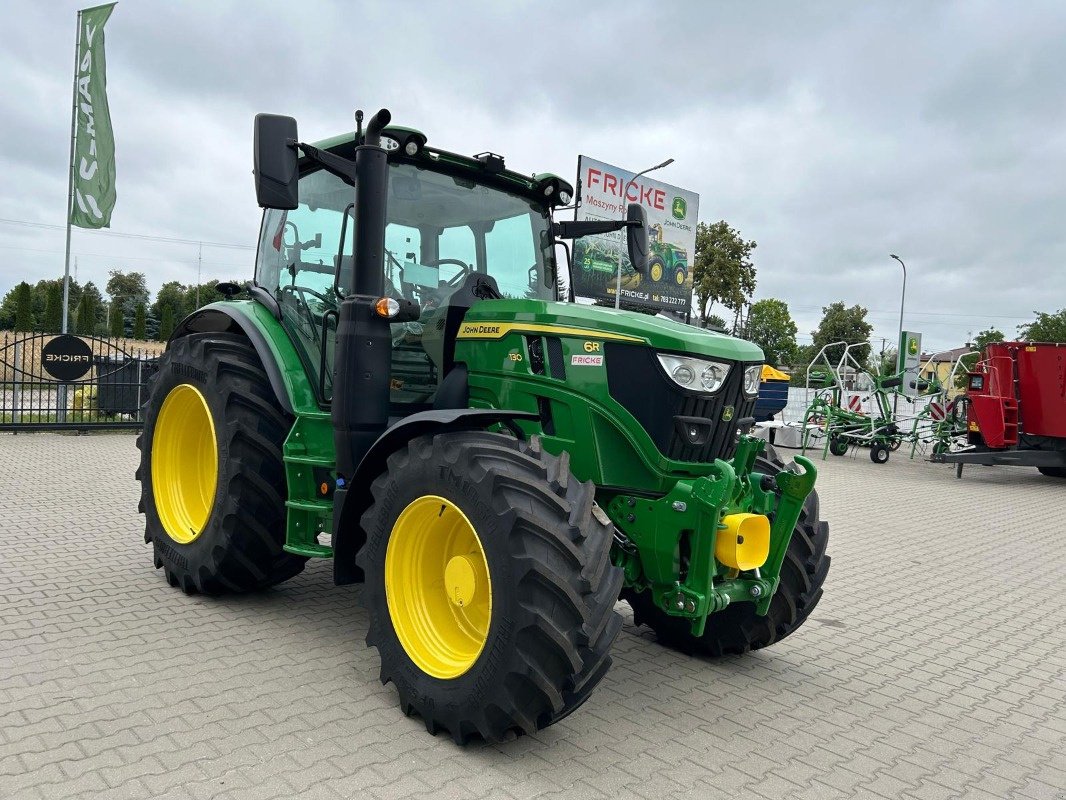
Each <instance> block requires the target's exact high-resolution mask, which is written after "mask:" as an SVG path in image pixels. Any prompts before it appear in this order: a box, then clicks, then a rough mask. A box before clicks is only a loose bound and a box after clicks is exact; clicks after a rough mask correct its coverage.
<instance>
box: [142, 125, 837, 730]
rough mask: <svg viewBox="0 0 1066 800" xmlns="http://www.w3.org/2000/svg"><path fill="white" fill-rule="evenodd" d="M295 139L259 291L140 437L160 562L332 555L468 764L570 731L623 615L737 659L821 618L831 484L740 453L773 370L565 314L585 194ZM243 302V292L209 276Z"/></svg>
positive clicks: (640, 261) (720, 346) (397, 145)
mask: <svg viewBox="0 0 1066 800" xmlns="http://www.w3.org/2000/svg"><path fill="white" fill-rule="evenodd" d="M357 120H358V128H357V130H356V131H355V133H354V134H353V133H348V134H345V135H341V136H337V137H335V138H333V139H329V140H327V141H324V142H320V143H318V144H317V145H313V146H312V145H309V144H303V143H300V141H299V138H298V136H297V127H296V121H295V120H293V119H292V118H289V117H280V116H274V115H265V114H261V115H259V116H258V117H256V123H255V182H256V193H257V197H258V201H259V205H260V206H263V207H264V208H265V209H266V211H265V213H264V216H263V222H262V227H261V232H260V236H259V242H258V255H257V257H256V270H255V279H254V281H253V282H252V283H251V284H250V285H249V287H248V292H249V294H250V296H251V299H250V300H241V301H238V300H235V299H227V300H225V301H222V302H217V303H213V304H211V305H209V306H206V307H204V308H202V309H200V310H198V311H196V312H194V313H193V314H192V315H191V316H189V317H187V318H186V319H184V320H183V321H182V322H181V323H180V324H179V325H178V327H177V329H176V331H175V333H174V335H173V337H172V338H171V340H170V342H169V344H168V347H167V351H166V353H165V355H164V356H163V357H162V358H161V359H160V362H159V369H158V372H157V373H156V374H155V376H154V377H153V379H152V381H151V385H150V397H149V399H148V402H147V406H146V407H145V426H144V432H143V434H142V436H141V437H140V439H139V440H138V443H139V447H140V450H141V463H140V467H139V469H138V472H137V477H138V478H139V480H140V482H141V502H140V508H141V511H143V512H144V514H145V539H146V541H147V542H149V543H151V545H152V547H153V550H154V559H155V565H156V567H157V568H161V569H162V570H163V572H164V574H165V575H166V578H167V580H168V581H169V582H170V584H171V585H172V586H176V587H180V588H181V589H182V590H183V591H185V592H187V593H193V592H204V593H209V594H214V593H222V592H245V591H251V590H257V589H263V588H265V587H268V586H272V585H274V584H277V583H280V582H281V581H284V580H286V579H288V578H292V577H293V576H295V575H296V574H297V573H299V572H300V571H301V570H302V569H303V567H304V564H305V563H306V562H307V560H308V559H311V558H332V559H333V577H334V580H335V582H336V583H338V584H346V583H353V582H362V583H363V587H362V590H361V593H360V602H361V603H362V605H363V606H364V607H365V608H366V611H367V617H368V631H367V634H366V641H367V643H368V644H369V645H372V646H374V647H376V648H377V650H378V654H379V657H380V661H381V679H382V681H383V682H387V681H391V682H393V683H394V684H395V686H396V689H397V692H398V694H399V704H400V707H401V708H402V709H403V711H404V712H405V713H408V714H412V713H417V714H418V715H419V716H420V717H421V718H422V719H423V720H424V722H425V725H426V728H427V729H428V730H429V731H430V732H432V733H436V732H438V731H446V732H447V733H448V734H450V735H451V736H452V737H453V738H454V739H455V740H456V741H457V742H460V743H463V742H466V741H467V740H469V739H470V738H471V737H482V738H484V739H486V740H489V741H495V740H499V739H500V738H502V737H505V736H508V735H510V734H511V733H532V732H534V731H536V730H538V729H540V728H544V727H545V726H548V725H551V724H552V723H553V722H556V721H557V720H559V719H562V718H563V717H565V716H566V715H568V714H570V713H571V712H572V711H574V709H576V708H577V707H578V706H580V705H581V704H582V703H584V702H585V700H586V699H587V698H588V697H589V695H590V694H591V692H592V691H593V689H594V688H595V687H596V685H597V684H599V682H600V681H601V680H602V679H603V677H604V675H605V674H606V673H607V671H608V668H609V667H610V665H611V656H610V649H611V645H612V643H613V642H614V640H615V637H616V636H617V634H618V632H619V629H620V627H621V624H622V618H621V617H620V616H619V614H618V613H617V612H616V611H615V604H616V601H617V600H618V599H619V597H621V598H624V599H625V600H627V601H628V602H629V603H630V605H631V606H632V607H633V610H634V615H635V618H636V621H637V622H638V623H639V624H645V625H648V626H650V627H651V628H652V629H653V630H654V631H655V632H656V634H657V635H658V637H659V639H660V640H661V641H662V642H664V643H665V644H668V645H670V646H674V647H677V648H680V649H681V650H684V651H686V652H693V653H701V654H707V655H721V654H725V653H742V652H745V651H748V650H755V649H759V648H763V647H767V646H769V645H772V644H774V643H775V642H778V641H780V640H781V639H783V638H784V637H786V636H789V635H790V634H792V633H793V632H795V631H796V630H797V629H798V628H799V627H800V626H801V625H802V624H803V623H804V622H805V621H806V620H807V618H808V617H809V616H810V614H811V611H812V610H813V609H814V607H815V605H816V604H817V603H818V600H819V598H820V597H821V595H822V584H823V582H824V581H825V578H826V574H827V572H828V570H829V556H828V555H827V554H826V545H827V540H828V526H827V525H826V523H824V522H822V521H821V520H820V519H819V509H818V498H817V495H816V494H815V493H814V492H813V487H814V482H815V469H814V465H813V464H811V462H810V461H808V460H807V459H804V458H802V457H797V458H796V460H795V462H796V463H792V464H789V465H788V466H786V465H785V464H784V463H782V461H781V460H780V459H779V458H778V457H777V455H776V454H775V453H774V451H773V450H772V448H768V447H767V446H766V445H765V444H764V443H763V442H762V441H761V440H759V439H757V438H754V437H750V436H748V435H747V432H748V430H749V429H750V427H751V425H752V424H753V418H752V413H753V409H754V405H755V400H756V395H757V393H758V391H759V378H760V373H761V370H762V364H763V353H762V351H761V350H760V349H759V348H758V347H757V346H755V345H753V344H750V343H748V342H744V341H740V340H738V339H733V338H730V337H728V336H723V335H719V334H714V333H709V332H706V331H702V330H700V329H697V328H693V327H688V326H685V325H682V324H679V323H675V322H671V321H669V320H664V319H660V318H656V317H649V316H646V315H643V314H638V313H629V312H618V311H614V310H611V309H605V308H598V307H595V306H583V305H575V304H570V303H560V302H557V301H556V300H555V296H556V285H557V277H558V269H559V265H558V264H557V263H556V252H557V249H556V246H555V245H556V242H557V241H558V240H560V239H576V238H578V237H581V236H588V235H593V234H601V233H610V232H615V231H622V230H624V231H625V234H626V240H627V247H628V251H629V256H630V259H631V261H632V263H633V265H634V266H635V268H636V270H637V272H638V273H640V274H641V275H644V274H646V273H647V269H648V261H649V259H648V255H649V242H648V235H647V221H646V217H645V216H644V214H643V211H642V209H641V208H640V207H639V206H635V205H634V206H631V207H630V208H629V210H628V213H627V219H626V220H625V221H612V222H599V221H586V222H574V221H555V220H554V219H553V213H554V210H555V209H556V207H558V206H564V205H566V204H567V203H569V201H570V198H571V196H572V194H573V188H572V187H571V186H570V185H569V184H568V183H567V182H566V181H564V180H562V179H561V178H559V177H557V176H555V175H550V174H539V175H535V176H533V177H530V176H529V175H526V174H523V173H520V172H516V171H512V170H509V169H507V168H506V167H505V165H504V159H503V158H502V157H501V156H498V155H495V154H492V153H483V154H481V155H479V156H476V157H473V158H469V157H466V156H462V155H458V154H455V153H449V152H445V151H443V150H438V149H436V148H433V147H430V146H429V145H428V144H427V139H426V136H425V135H424V134H422V133H420V132H418V131H416V130H413V129H411V128H403V127H399V126H393V125H391V124H390V120H391V117H390V115H389V113H388V112H387V111H385V110H382V111H379V112H378V113H377V114H375V115H374V116H373V117H372V118H371V119H370V120H369V122H368V123H367V125H366V128H365V130H364V129H363V127H362V116H361V114H357ZM219 288H220V290H221V291H222V292H223V293H224V294H226V295H227V297H231V298H232V296H234V295H235V294H236V293H237V291H238V287H237V286H236V285H234V284H223V285H220V287H219Z"/></svg>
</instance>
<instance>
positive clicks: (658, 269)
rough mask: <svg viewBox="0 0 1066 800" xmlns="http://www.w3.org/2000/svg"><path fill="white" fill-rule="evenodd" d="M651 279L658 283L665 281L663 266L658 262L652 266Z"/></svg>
mask: <svg viewBox="0 0 1066 800" xmlns="http://www.w3.org/2000/svg"><path fill="white" fill-rule="evenodd" d="M651 279H652V280H653V281H656V282H658V281H661V280H662V279H663V265H662V264H660V263H659V262H658V261H656V262H655V263H654V264H652V265H651Z"/></svg>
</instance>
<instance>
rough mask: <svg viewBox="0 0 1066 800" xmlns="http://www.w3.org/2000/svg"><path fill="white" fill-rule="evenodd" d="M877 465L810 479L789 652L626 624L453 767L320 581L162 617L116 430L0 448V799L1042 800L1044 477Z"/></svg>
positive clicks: (1048, 612)
mask: <svg viewBox="0 0 1066 800" xmlns="http://www.w3.org/2000/svg"><path fill="white" fill-rule="evenodd" d="M899 456H900V454H896V455H894V456H893V459H892V461H891V462H890V463H889V464H887V465H885V466H882V467H879V466H875V465H873V464H871V463H870V461H869V460H868V459H867V458H866V457H865V455H864V454H859V456H858V457H855V458H845V459H833V460H831V461H830V462H827V463H826V464H825V465H824V471H823V479H822V480H821V483H820V484H819V486H820V489H821V492H822V497H823V502H822V508H823V512H824V514H825V515H826V517H827V518H828V519H829V521H830V523H831V525H832V537H831V540H830V548H831V551H832V555H833V571H832V572H831V573H830V576H829V580H828V583H827V585H826V595H825V598H824V599H823V600H822V603H821V605H820V606H819V607H818V609H817V610H816V611H815V612H814V615H813V618H812V619H811V621H810V622H809V623H808V624H807V625H806V626H805V627H804V628H803V629H802V630H801V631H800V632H799V634H797V635H796V636H795V637H793V638H791V639H789V640H787V641H785V642H783V643H781V644H780V645H778V646H775V647H773V648H771V649H770V650H767V651H765V652H762V653H757V654H753V655H749V656H745V657H743V658H728V659H724V660H721V661H709V660H700V659H695V658H688V657H685V656H681V655H678V654H676V653H672V652H670V651H667V650H665V649H662V648H661V647H659V646H658V645H657V644H656V643H655V641H654V639H653V637H652V636H651V634H650V633H648V632H647V631H646V630H638V629H635V628H634V627H633V626H632V617H631V616H630V615H628V614H627V615H626V616H627V620H628V622H627V625H626V627H625V628H624V630H623V632H622V634H621V636H620V637H619V640H618V643H617V645H616V647H615V666H614V669H613V670H612V671H611V672H610V674H609V675H608V676H607V678H606V679H605V680H604V682H603V684H601V686H600V688H599V689H598V690H597V692H596V693H595V694H594V695H593V697H592V699H591V700H590V701H589V703H588V704H587V705H586V706H585V707H583V708H582V709H581V710H580V711H579V712H578V713H576V714H574V715H573V716H571V717H569V718H568V719H566V720H565V721H563V722H562V723H560V724H558V725H556V726H554V727H553V728H550V729H549V730H547V731H544V732H542V733H541V734H540V735H538V736H535V737H528V738H522V739H518V740H516V741H513V742H509V743H505V744H503V745H499V746H485V745H480V746H472V747H469V748H467V749H466V750H461V749H459V748H457V747H456V746H455V745H454V744H453V743H452V742H451V741H450V740H449V739H446V738H433V737H431V736H429V735H428V734H426V732H425V730H424V729H423V728H422V727H421V723H419V722H418V721H417V720H415V719H406V718H404V717H403V715H402V714H401V713H400V712H399V711H398V709H397V708H396V704H395V694H394V691H393V689H392V687H391V686H388V687H382V686H381V685H380V684H379V683H378V681H377V679H376V675H377V664H376V653H375V651H372V650H369V651H368V650H366V649H365V648H364V646H363V641H362V640H363V635H364V633H365V618H364V615H363V613H362V612H361V611H360V610H358V608H357V603H356V596H357V594H358V592H359V591H360V590H359V588H358V587H342V588H337V587H334V586H332V585H331V582H330V571H329V565H328V564H325V563H316V564H313V565H312V566H311V567H310V568H309V569H308V570H306V571H305V572H304V574H302V575H301V576H299V577H298V578H296V579H294V580H293V581H291V582H290V583H288V584H286V585H284V586H282V587H280V588H279V589H276V590H273V591H270V592H268V593H265V594H261V595H257V596H249V597H234V598H224V599H213V598H205V597H186V596H185V595H183V594H181V593H180V592H178V591H177V590H174V589H171V588H169V587H168V586H167V585H166V583H165V581H164V579H163V576H162V574H161V573H160V572H158V571H156V570H154V569H153V568H152V563H151V555H150V551H149V549H148V547H147V546H145V545H144V544H143V543H142V540H141V530H142V528H141V521H140V517H139V516H138V515H137V514H136V510H135V508H136V498H137V490H136V484H135V483H134V481H133V470H134V463H135V450H134V446H133V437H132V436H118V435H115V436H85V437H72V436H58V435H51V434H38V435H32V434H31V435H25V434H24V435H20V436H17V437H15V436H10V435H0V487H2V488H0V798H3V799H4V800H7V798H36V797H47V798H53V797H54V798H59V797H69V796H79V797H93V798H96V797H103V798H111V797H114V798H127V797H130V798H149V797H150V798H164V797H192V798H234V799H235V800H236V798H249V800H251V799H252V798H272V797H278V798H288V797H297V796H298V797H308V798H312V797H313V798H317V797H323V798H340V797H364V796H368V797H382V798H388V797H395V798H400V797H425V798H433V800H442V799H443V798H458V797H504V798H532V797H537V796H541V795H544V796H564V797H575V798H578V797H579V798H597V797H627V796H639V797H656V798H661V797H666V796H675V797H711V796H722V797H730V798H739V797H753V798H777V797H789V798H819V800H824V799H825V798H833V797H886V798H897V797H906V798H922V799H924V798H929V800H933V799H934V798H949V797H965V798H974V799H975V800H976V799H977V798H986V799H989V800H991V798H1002V797H1026V798H1063V797H1066V789H1064V787H1066V647H1064V643H1066V633H1064V626H1066V601H1064V594H1066V519H1064V516H1063V511H1062V509H1063V505H1064V503H1063V501H1064V500H1066V483H1063V482H1056V481H1054V480H1052V479H1048V478H1043V477H1041V476H1039V475H1038V474H1037V473H1036V472H1035V471H1032V470H1023V469H1015V470H1011V469H1008V468H997V469H984V468H971V469H969V471H968V473H967V474H966V476H965V477H964V479H963V480H962V481H956V480H955V478H954V476H953V472H952V471H951V468H949V467H937V466H934V465H930V464H924V463H908V462H907V461H906V460H905V459H904V458H900V457H899ZM619 608H620V609H623V608H626V607H625V606H619ZM627 610H628V609H627Z"/></svg>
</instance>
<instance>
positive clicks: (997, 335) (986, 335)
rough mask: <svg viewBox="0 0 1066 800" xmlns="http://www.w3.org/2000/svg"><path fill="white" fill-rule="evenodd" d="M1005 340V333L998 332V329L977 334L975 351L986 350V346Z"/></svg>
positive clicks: (974, 343) (974, 345) (974, 344)
mask: <svg viewBox="0 0 1066 800" xmlns="http://www.w3.org/2000/svg"><path fill="white" fill-rule="evenodd" d="M1003 339H1004V336H1003V331H1001V330H997V329H996V328H988V329H987V330H983V331H981V332H980V333H979V334H977V336H976V337H974V340H973V349H974V350H984V349H985V345H986V344H991V343H992V342H1002V341H1003Z"/></svg>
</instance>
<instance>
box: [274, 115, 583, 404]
mask: <svg viewBox="0 0 1066 800" xmlns="http://www.w3.org/2000/svg"><path fill="white" fill-rule="evenodd" d="M320 147H322V149H325V150H327V151H328V152H330V153H332V154H336V155H338V156H340V157H343V158H348V159H350V158H352V157H353V155H354V150H355V147H356V144H355V137H354V135H349V136H348V137H343V138H338V139H334V140H331V141H329V142H324V143H322V144H321V145H320ZM493 158H494V159H497V160H498V163H500V164H501V165H502V159H500V158H499V157H498V156H493ZM486 162H487V159H482V160H478V159H466V158H463V157H460V156H455V155H450V154H449V155H448V156H447V157H446V158H442V157H440V156H438V157H437V158H435V159H433V158H426V157H425V156H423V158H422V159H412V158H411V157H409V156H406V154H403V155H398V150H396V149H394V150H392V151H391V155H390V158H389V164H388V182H387V194H386V203H385V205H386V215H385V240H384V250H383V259H382V274H381V284H382V295H383V296H386V297H390V298H393V299H396V300H400V301H407V303H408V304H409V306H408V307H409V308H412V309H417V310H418V313H417V316H416V317H415V318H412V319H408V320H404V321H400V322H394V323H392V325H391V331H390V334H391V351H392V358H391V376H390V381H389V398H390V405H391V411H392V413H393V414H394V415H398V416H402V415H404V414H406V413H411V412H412V411H415V410H418V409H420V408H428V407H429V406H430V405H431V404H432V403H433V401H434V399H435V395H436V393H437V390H438V387H439V386H440V383H441V381H442V380H443V378H444V376H445V375H446V374H447V372H448V371H449V369H450V368H451V365H452V356H453V351H454V339H455V334H456V332H457V330H458V326H459V323H460V321H461V318H462V315H463V312H465V311H466V309H468V308H469V307H470V306H471V305H473V304H474V303H475V302H477V301H478V300H481V299H499V298H530V299H541V300H552V299H555V296H556V265H555V258H554V253H553V247H552V236H551V224H552V223H551V206H550V204H549V203H548V202H547V198H546V197H545V195H544V194H543V189H540V190H539V191H537V189H536V188H535V187H533V186H530V185H529V184H530V183H531V182H530V181H528V179H526V178H519V176H514V177H513V178H512V177H509V176H508V174H507V173H506V171H505V170H503V169H496V170H493V169H491V168H490V167H487V166H486ZM516 179H517V180H516ZM552 180H553V179H552V178H546V179H545V180H542V183H545V185H547V186H550V187H552V188H553V194H554V186H553V184H552V183H551V181H552ZM562 185H563V186H565V184H562ZM567 189H568V187H567V188H566V189H564V190H562V192H561V194H562V196H567V195H568V192H567ZM352 211H353V205H352V187H351V186H350V185H348V184H347V183H346V182H345V180H344V179H343V178H342V177H340V176H338V175H336V174H333V173H331V172H330V171H329V170H327V169H325V168H324V167H323V166H322V165H321V164H319V163H316V162H314V161H313V160H311V159H310V158H304V159H302V161H301V163H300V169H299V196H298V205H297V207H296V208H294V209H267V210H266V212H265V214H264V216H263V223H262V228H261V232H260V237H259V249H258V257H257V264H256V275H255V284H256V286H258V287H260V288H261V289H263V290H264V291H265V292H266V293H268V294H269V295H270V296H271V297H272V298H273V299H274V300H275V301H276V302H277V305H278V308H279V310H280V314H281V322H282V325H284V327H285V328H286V330H287V331H288V332H289V334H290V336H291V337H292V339H293V340H294V342H295V343H296V344H297V347H298V350H299V352H300V354H301V356H302V357H303V359H304V362H305V367H306V368H307V370H308V372H309V373H311V374H312V375H314V376H315V381H314V384H315V385H316V386H319V387H321V396H320V398H319V400H320V402H321V403H323V404H327V403H328V402H329V400H330V398H331V396H332V384H333V371H332V370H331V369H323V366H324V365H332V364H333V356H334V354H333V352H332V347H333V340H334V335H335V333H336V323H337V319H338V315H337V312H338V310H339V306H340V302H341V301H342V300H343V298H344V297H345V296H347V295H348V294H350V293H351V292H352V290H353V288H354V277H355V275H354V269H353V254H354V242H355V231H354V223H355V219H354V216H353V214H352Z"/></svg>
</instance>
